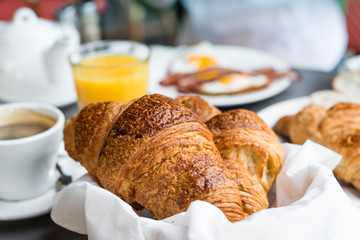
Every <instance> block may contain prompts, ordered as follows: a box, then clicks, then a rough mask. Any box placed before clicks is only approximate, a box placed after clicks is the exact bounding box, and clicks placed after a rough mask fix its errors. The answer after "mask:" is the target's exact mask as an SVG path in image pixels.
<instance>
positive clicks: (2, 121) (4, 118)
mask: <svg viewBox="0 0 360 240" xmlns="http://www.w3.org/2000/svg"><path fill="white" fill-rule="evenodd" d="M55 123H56V119H55V118H53V117H51V116H49V115H45V114H42V113H39V112H36V111H34V110H28V109H18V110H16V111H12V112H8V113H6V114H2V115H1V116H0V140H14V139H19V138H25V137H30V136H33V135H36V134H39V133H41V132H44V131H46V130H48V129H49V128H51V127H52V126H53V125H54V124H55Z"/></svg>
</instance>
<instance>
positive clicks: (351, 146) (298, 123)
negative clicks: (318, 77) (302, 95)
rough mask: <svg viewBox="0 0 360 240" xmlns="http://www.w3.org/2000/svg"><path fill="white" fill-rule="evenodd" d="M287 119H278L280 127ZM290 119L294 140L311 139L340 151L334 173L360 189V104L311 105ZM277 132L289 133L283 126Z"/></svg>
mask: <svg viewBox="0 0 360 240" xmlns="http://www.w3.org/2000/svg"><path fill="white" fill-rule="evenodd" d="M284 119H285V118H283V119H280V120H279V122H278V123H277V127H278V128H281V127H282V126H283V125H284V124H281V121H285V120H284ZM287 121H288V122H289V124H290V125H289V132H288V137H290V140H291V142H293V143H295V144H303V143H304V142H305V140H307V139H310V140H313V141H315V142H317V143H319V144H322V145H324V146H326V147H328V148H330V149H332V150H333V151H335V152H337V153H339V154H341V155H342V159H341V161H340V163H339V164H338V165H337V166H336V168H335V169H334V173H335V175H336V176H337V177H338V178H339V179H340V180H342V181H344V182H347V183H351V184H353V185H354V186H355V187H356V188H357V189H358V190H360V105H358V104H353V103H337V104H335V105H334V106H333V107H331V108H329V109H328V108H326V107H324V106H321V105H315V104H311V105H308V106H305V107H304V108H303V109H302V110H301V111H300V112H298V113H297V114H296V115H294V116H293V117H290V120H287ZM278 133H282V134H285V136H286V133H287V132H286V131H285V130H284V128H282V129H280V131H278Z"/></svg>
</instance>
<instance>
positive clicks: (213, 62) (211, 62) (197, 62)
mask: <svg viewBox="0 0 360 240" xmlns="http://www.w3.org/2000/svg"><path fill="white" fill-rule="evenodd" d="M217 66H219V61H218V58H217V57H216V54H215V50H214V47H213V45H212V44H211V43H209V42H200V43H198V44H196V45H193V46H191V47H187V48H185V50H184V51H183V53H182V54H181V55H179V56H177V57H176V58H175V59H174V60H173V61H172V63H171V64H170V67H169V73H170V74H176V73H191V72H196V71H200V70H204V69H207V68H211V67H217Z"/></svg>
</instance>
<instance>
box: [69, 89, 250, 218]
mask: <svg viewBox="0 0 360 240" xmlns="http://www.w3.org/2000/svg"><path fill="white" fill-rule="evenodd" d="M64 139H65V148H66V150H67V151H68V152H69V154H70V156H71V157H72V158H74V159H76V160H77V161H79V162H80V163H81V164H82V165H83V166H85V167H86V168H87V169H88V171H89V173H90V174H92V175H93V176H94V177H95V178H96V179H97V180H98V181H99V183H100V184H101V185H102V186H103V187H104V188H106V189H108V190H109V191H111V192H113V193H114V194H116V195H118V196H119V197H121V198H122V199H123V200H125V201H126V202H128V203H129V204H134V205H141V206H143V207H145V208H147V209H149V210H150V211H151V212H153V214H154V215H155V217H156V218H158V219H162V218H166V217H169V216H172V215H174V214H176V213H179V212H182V211H185V210H186V209H187V207H188V206H189V204H190V203H191V202H192V201H194V200H204V201H207V202H210V203H212V204H214V205H215V206H217V207H218V208H220V209H221V210H222V211H223V212H224V214H225V215H226V216H227V218H228V219H229V220H230V221H238V220H241V219H243V218H244V217H245V216H246V215H247V214H246V213H244V212H243V208H242V199H241V193H240V190H239V187H238V185H237V183H236V181H235V179H234V176H233V174H232V173H231V172H230V171H229V170H228V169H227V168H226V167H225V165H224V164H223V160H222V159H221V156H220V154H219V151H218V150H217V148H216V146H215V144H214V142H213V140H212V136H211V133H210V132H209V130H208V129H207V128H206V126H205V125H204V124H203V123H201V122H200V121H199V120H198V118H197V117H196V116H194V115H193V113H192V112H191V111H190V110H189V109H187V108H186V107H184V106H183V105H181V104H180V103H177V102H176V101H174V100H172V99H170V98H167V97H164V96H161V95H158V94H154V95H147V96H144V97H142V98H140V99H137V100H134V101H132V102H130V103H128V104H125V105H122V104H119V103H114V102H107V103H97V104H92V105H89V106H88V107H86V108H84V109H83V110H82V111H81V112H80V113H79V114H78V115H77V116H74V117H73V119H72V120H71V121H68V123H67V124H66V127H65V129H64Z"/></svg>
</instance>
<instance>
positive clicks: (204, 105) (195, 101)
mask: <svg viewBox="0 0 360 240" xmlns="http://www.w3.org/2000/svg"><path fill="white" fill-rule="evenodd" d="M175 100H176V101H178V102H180V103H181V104H183V105H184V106H185V107H187V108H189V109H190V110H191V111H192V112H193V113H194V114H196V115H197V116H198V117H199V119H200V121H201V122H206V121H207V120H209V119H210V118H212V117H214V116H216V115H218V114H220V113H221V111H220V110H219V109H218V108H217V107H214V106H212V105H210V104H209V103H208V102H206V101H205V100H204V99H202V98H201V97H199V96H195V95H186V96H185V95H184V96H178V97H177V98H175Z"/></svg>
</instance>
